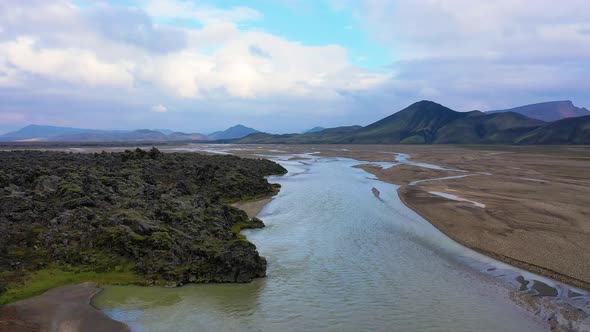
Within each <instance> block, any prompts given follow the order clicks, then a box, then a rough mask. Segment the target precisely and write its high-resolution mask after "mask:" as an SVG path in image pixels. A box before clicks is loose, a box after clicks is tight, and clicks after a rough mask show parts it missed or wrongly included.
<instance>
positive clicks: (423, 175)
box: [353, 164, 462, 186]
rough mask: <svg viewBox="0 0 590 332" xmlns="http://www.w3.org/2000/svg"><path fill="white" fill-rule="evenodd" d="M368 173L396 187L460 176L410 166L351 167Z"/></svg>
mask: <svg viewBox="0 0 590 332" xmlns="http://www.w3.org/2000/svg"><path fill="white" fill-rule="evenodd" d="M353 167H356V168H360V169H362V170H364V171H366V172H369V173H371V174H373V175H375V176H377V178H379V179H380V180H384V181H387V182H390V183H394V184H397V185H400V186H401V185H406V184H409V183H410V182H412V181H417V180H426V179H435V178H442V177H445V176H453V175H462V173H459V172H448V171H440V170H436V169H430V168H423V167H416V166H410V165H397V166H394V167H392V168H388V169H383V168H381V167H379V166H375V165H369V164H363V165H358V166H353Z"/></svg>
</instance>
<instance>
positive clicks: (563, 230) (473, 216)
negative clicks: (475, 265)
mask: <svg viewBox="0 0 590 332" xmlns="http://www.w3.org/2000/svg"><path fill="white" fill-rule="evenodd" d="M563 149H567V147H564V148H563ZM431 150H432V151H426V150H425V149H419V150H418V151H414V153H415V155H416V158H412V160H415V161H421V162H428V163H433V164H437V165H442V166H446V167H450V168H458V169H462V170H467V171H468V173H466V174H469V175H470V176H467V177H463V178H456V179H446V180H436V181H425V182H420V183H417V184H415V185H413V186H410V185H408V184H409V183H410V182H412V181H417V180H424V179H429V178H440V177H444V176H453V175H456V173H455V172H448V171H438V170H437V171H433V170H429V169H424V168H421V167H416V166H410V165H401V166H395V167H393V168H391V169H380V168H378V167H374V166H361V168H363V169H364V170H366V171H368V172H370V173H372V174H374V175H376V176H377V177H378V178H379V179H381V180H383V181H386V182H390V183H394V184H397V185H401V187H400V188H399V189H398V193H399V195H400V198H401V199H402V201H403V202H404V203H405V204H406V205H407V206H408V207H410V208H411V209H413V210H414V211H416V212H418V213H419V214H420V215H422V216H423V217H424V218H425V219H427V220H428V221H430V222H431V223H432V224H433V225H434V226H435V227H437V228H438V229H439V230H441V231H442V232H443V233H445V234H447V235H448V236H449V237H451V238H452V239H454V240H455V241H457V242H459V243H461V244H463V245H465V246H467V247H470V248H472V249H474V250H476V251H479V252H481V253H483V254H485V255H488V256H491V257H493V258H496V259H498V260H501V261H504V262H507V263H509V264H511V265H514V266H517V267H520V268H523V269H525V270H529V271H531V272H535V273H538V274H541V275H545V276H548V277H551V278H553V279H556V280H559V281H562V282H565V283H568V284H571V285H574V286H577V287H580V288H584V289H590V264H589V263H588V262H590V246H588V243H589V241H590V176H588V166H590V159H587V158H588V156H590V153H587V152H583V153H567V152H566V153H564V152H563V151H560V150H558V149H555V148H551V150H549V151H548V152H544V153H534V152H536V151H533V153H530V152H525V151H520V152H518V153H515V152H513V151H510V150H509V151H505V152H504V153H497V152H489V151H485V150H475V149H464V148H455V149H452V148H448V147H445V148H444V151H436V147H432V148H431ZM406 152H409V151H407V150H406ZM500 152H502V151H500ZM539 152H542V151H539ZM431 192H438V193H445V194H447V195H454V196H458V197H460V198H462V199H465V200H468V201H474V202H477V203H479V204H473V203H471V202H468V201H463V202H462V201H456V200H452V199H448V198H445V197H440V196H439V195H436V194H433V193H431ZM482 206H483V207H482Z"/></svg>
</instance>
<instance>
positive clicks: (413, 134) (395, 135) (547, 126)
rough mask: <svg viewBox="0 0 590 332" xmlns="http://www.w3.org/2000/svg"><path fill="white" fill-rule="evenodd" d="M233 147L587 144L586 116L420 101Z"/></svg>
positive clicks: (255, 136)
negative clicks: (373, 116)
mask: <svg viewBox="0 0 590 332" xmlns="http://www.w3.org/2000/svg"><path fill="white" fill-rule="evenodd" d="M233 142H235V143H281V144H297V143H299V144H308V143H318V144H327V143H328V144H329V143H334V144H336V143H340V144H590V115H589V116H583V117H577V118H575V119H574V118H566V119H561V120H558V121H554V122H545V121H542V120H538V119H533V118H530V117H527V116H525V115H522V114H520V113H516V112H511V111H505V112H490V113H484V112H479V111H472V112H456V111H454V110H451V109H449V108H447V107H445V106H442V105H440V104H437V103H434V102H432V101H426V100H425V101H421V102H417V103H414V104H412V105H410V106H409V107H407V108H405V109H403V110H401V111H399V112H397V113H394V114H393V115H390V116H388V117H386V118H384V119H382V120H379V121H377V122H375V123H373V124H370V125H368V126H366V127H360V126H350V127H337V128H330V129H325V130H322V131H319V132H314V133H306V134H288V135H272V134H266V133H257V134H253V135H249V136H246V137H244V138H241V139H237V140H233Z"/></svg>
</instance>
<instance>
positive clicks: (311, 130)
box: [303, 127, 326, 134]
mask: <svg viewBox="0 0 590 332" xmlns="http://www.w3.org/2000/svg"><path fill="white" fill-rule="evenodd" d="M324 129H326V128H324V127H313V128H311V129H308V130H305V131H303V133H304V134H309V133H317V132H318V131H322V130H324Z"/></svg>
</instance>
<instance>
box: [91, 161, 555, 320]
mask: <svg viewBox="0 0 590 332" xmlns="http://www.w3.org/2000/svg"><path fill="white" fill-rule="evenodd" d="M312 158H313V157H312ZM281 163H282V164H283V165H284V166H285V167H286V168H288V170H289V173H288V174H287V175H286V176H283V177H271V178H270V181H271V182H278V183H280V184H281V185H282V189H281V191H280V193H279V194H278V196H277V197H276V199H275V200H273V201H272V202H271V203H270V204H268V205H267V206H266V207H265V208H264V210H263V211H262V212H261V214H260V217H261V218H262V219H263V220H264V222H265V223H266V225H267V227H266V228H263V229H260V230H251V231H246V232H244V234H246V235H247V237H248V239H249V240H250V241H252V242H253V243H255V244H256V246H257V247H258V250H259V252H260V254H261V255H263V256H265V257H266V259H267V260H268V270H267V274H268V277H267V278H263V279H258V280H255V281H254V282H252V283H250V284H221V285H220V284H210V285H189V286H185V287H181V288H172V289H170V288H159V287H145V288H142V287H134V286H111V287H107V288H106V289H105V291H104V292H103V293H101V294H100V295H99V296H98V297H97V299H96V301H95V305H97V306H98V307H99V308H101V309H103V310H104V312H105V313H107V314H108V315H109V316H110V317H112V318H114V319H117V320H120V321H123V322H125V323H127V324H128V325H129V326H130V327H131V328H132V329H133V330H134V331H175V332H180V331H280V332H287V331H369V330H371V331H482V332H483V331H540V330H546V329H547V327H546V326H543V325H540V323H539V321H538V320H537V319H533V318H532V315H531V314H530V313H528V312H526V311H525V310H524V309H522V308H521V307H519V306H517V305H516V304H514V302H513V301H512V300H511V299H510V298H509V292H510V291H511V290H513V289H514V285H512V284H510V283H506V282H503V281H502V276H503V277H504V278H508V279H511V280H513V279H514V278H513V276H512V275H511V273H515V275H517V272H515V271H514V270H511V269H509V268H508V267H506V266H505V265H503V264H501V263H497V262H495V261H493V260H491V259H487V258H485V257H483V256H481V255H478V254H475V253H473V252H471V251H470V250H467V249H465V248H463V247H462V246H460V245H458V244H456V243H455V242H453V241H452V240H450V239H448V238H447V237H446V236H445V235H443V234H442V233H440V232H439V231H438V230H436V229H435V228H434V227H432V226H431V225H430V224H429V223H428V222H426V221H425V220H424V219H422V218H421V217H420V216H418V215H417V214H416V213H414V212H413V211H412V210H410V209H408V208H407V207H405V206H404V205H403V204H402V203H401V201H400V200H399V198H398V196H397V192H396V186H394V185H391V184H386V183H383V182H380V181H378V180H376V179H374V177H373V176H372V175H371V174H368V173H366V172H364V171H362V170H360V169H356V168H352V167H351V166H353V165H355V164H359V162H357V161H354V160H350V159H336V158H313V159H311V160H302V161H287V158H283V161H281ZM373 187H375V188H377V189H378V190H379V191H380V193H381V195H380V198H376V197H375V196H374V195H373V194H372V193H371V189H372V188H373ZM488 270H489V271H494V272H489V271H488ZM482 271H487V272H483V273H482Z"/></svg>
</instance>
